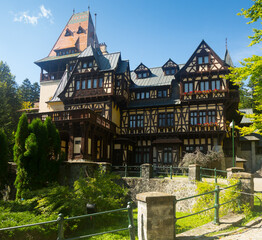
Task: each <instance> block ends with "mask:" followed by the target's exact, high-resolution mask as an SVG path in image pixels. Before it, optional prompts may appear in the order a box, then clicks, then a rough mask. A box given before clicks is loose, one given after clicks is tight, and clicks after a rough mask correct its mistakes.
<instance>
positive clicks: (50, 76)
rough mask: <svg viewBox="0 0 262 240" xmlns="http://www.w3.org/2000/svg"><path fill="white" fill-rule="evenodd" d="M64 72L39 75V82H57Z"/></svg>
mask: <svg viewBox="0 0 262 240" xmlns="http://www.w3.org/2000/svg"><path fill="white" fill-rule="evenodd" d="M63 74H64V71H59V72H51V73H41V76H40V81H50V80H59V79H61V78H62V76H63Z"/></svg>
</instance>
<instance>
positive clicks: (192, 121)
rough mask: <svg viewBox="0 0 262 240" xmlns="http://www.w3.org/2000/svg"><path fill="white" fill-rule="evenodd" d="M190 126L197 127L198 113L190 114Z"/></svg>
mask: <svg viewBox="0 0 262 240" xmlns="http://www.w3.org/2000/svg"><path fill="white" fill-rule="evenodd" d="M190 124H191V125H197V112H190Z"/></svg>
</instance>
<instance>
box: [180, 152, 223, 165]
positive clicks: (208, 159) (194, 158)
mask: <svg viewBox="0 0 262 240" xmlns="http://www.w3.org/2000/svg"><path fill="white" fill-rule="evenodd" d="M223 158H224V154H223V152H221V151H219V152H217V151H215V150H214V149H212V150H209V151H208V152H207V154H204V153H202V152H201V151H200V150H199V148H197V149H196V151H195V152H193V153H186V154H185V155H184V157H183V159H182V161H181V162H180V164H179V166H183V167H188V166H189V165H190V164H198V165H200V166H201V167H208V165H210V164H212V163H215V162H221V161H222V160H223Z"/></svg>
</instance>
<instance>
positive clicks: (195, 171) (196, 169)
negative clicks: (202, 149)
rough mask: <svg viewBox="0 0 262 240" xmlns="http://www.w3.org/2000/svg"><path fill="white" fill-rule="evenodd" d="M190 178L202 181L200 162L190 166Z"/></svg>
mask: <svg viewBox="0 0 262 240" xmlns="http://www.w3.org/2000/svg"><path fill="white" fill-rule="evenodd" d="M188 179H189V180H190V181H200V166H199V165H198V164H192V165H189V166H188Z"/></svg>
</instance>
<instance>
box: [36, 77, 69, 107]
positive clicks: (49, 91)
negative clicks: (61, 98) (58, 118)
mask: <svg viewBox="0 0 262 240" xmlns="http://www.w3.org/2000/svg"><path fill="white" fill-rule="evenodd" d="M59 82H60V80H54V81H44V82H40V102H39V112H52V111H59V110H64V105H63V103H62V102H60V103H53V105H52V107H51V106H50V105H49V104H47V103H46V102H47V101H49V100H50V99H51V98H52V97H53V96H54V93H55V91H56V89H57V87H58V84H59Z"/></svg>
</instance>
